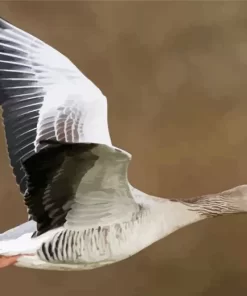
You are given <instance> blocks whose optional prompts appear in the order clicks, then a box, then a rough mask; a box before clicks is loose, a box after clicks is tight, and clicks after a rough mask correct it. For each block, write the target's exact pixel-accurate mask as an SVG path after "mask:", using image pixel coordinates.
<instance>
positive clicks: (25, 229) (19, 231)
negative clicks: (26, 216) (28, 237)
mask: <svg viewBox="0 0 247 296" xmlns="http://www.w3.org/2000/svg"><path fill="white" fill-rule="evenodd" d="M36 230H37V226H36V222H34V221H32V220H31V221H28V222H26V223H23V224H21V225H19V226H17V227H15V228H12V229H10V230H7V231H6V232H4V233H1V234H0V242H1V241H7V240H12V239H17V238H18V237H20V236H22V235H23V234H26V233H33V232H35V231H36Z"/></svg>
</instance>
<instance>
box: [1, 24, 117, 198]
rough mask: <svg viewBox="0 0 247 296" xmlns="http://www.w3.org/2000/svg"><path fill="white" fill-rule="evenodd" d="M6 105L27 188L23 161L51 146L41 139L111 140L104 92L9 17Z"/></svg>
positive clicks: (13, 155)
mask: <svg viewBox="0 0 247 296" xmlns="http://www.w3.org/2000/svg"><path fill="white" fill-rule="evenodd" d="M0 104H1V105H2V108H3V119H4V125H5V134H6V139H7V145H8V151H9V156H10V162H11V166H12V167H13V171H14V174H15V176H16V180H17V183H18V184H19V185H20V189H21V192H22V193H24V192H25V190H26V185H25V184H26V182H25V175H24V172H23V170H22V168H21V163H20V162H21V160H24V159H25V158H26V157H29V156H31V155H33V154H34V153H35V152H37V151H39V149H42V148H43V147H46V145H44V146H42V145H40V144H39V142H40V140H45V139H54V140H60V141H65V142H66V141H70V142H71V141H72V142H95V143H97V142H99V143H104V144H109V145H111V140H110V136H109V132H108V124H107V102H106V98H105V97H104V96H103V94H102V93H101V91H100V90H99V89H98V88H97V87H96V86H95V85H94V84H93V83H92V82H91V81H90V80H89V79H88V78H87V77H86V76H84V75H83V74H82V73H81V72H80V71H79V70H78V68H76V66H75V65H73V63H72V62H71V61H70V60H69V59H68V58H67V57H65V56H64V55H62V54H61V53H60V52H58V51H57V50H55V49H54V48H52V47H50V46H49V45H47V44H45V43H44V42H42V41H41V40H39V39H38V38H36V37H34V36H32V35H30V34H28V33H26V32H24V31H22V30H21V29H19V28H17V27H15V26H14V25H12V24H10V23H8V22H7V21H5V20H3V19H0ZM90 126H93V131H91V130H90Z"/></svg>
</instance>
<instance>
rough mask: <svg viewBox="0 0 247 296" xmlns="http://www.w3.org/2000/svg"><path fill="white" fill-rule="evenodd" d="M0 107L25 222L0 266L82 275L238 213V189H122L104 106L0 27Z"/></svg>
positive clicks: (4, 241)
mask: <svg viewBox="0 0 247 296" xmlns="http://www.w3.org/2000/svg"><path fill="white" fill-rule="evenodd" d="M0 103H1V106H2V108H3V119H4V125H5V132H6V139H7V144H8V152H9V156H10V161H11V165H12V167H13V171H14V173H15V176H16V180H17V183H18V184H19V186H20V190H21V192H22V194H23V195H24V202H25V205H26V206H27V208H28V215H29V220H30V221H29V222H27V223H24V224H22V225H20V226H18V227H17V228H14V229H12V230H9V231H7V232H5V233H3V234H1V235H0V256H2V257H1V259H0V267H1V266H2V267H4V266H8V265H11V264H14V265H16V266H22V267H29V268H40V269H55V270H82V269H92V268H96V267H100V266H103V265H106V264H110V263H114V262H117V261H120V260H123V259H125V258H127V257H129V256H131V255H133V254H136V253H137V252H139V251H140V250H142V249H144V248H146V247H147V246H149V245H150V244H152V243H154V242H155V241H157V240H160V239H161V238H163V237H165V236H167V235H168V234H170V233H171V232H173V231H175V230H177V229H179V228H181V227H183V226H185V225H188V224H191V223H194V222H196V221H199V220H202V219H205V218H208V217H213V216H217V215H222V214H231V213H239V212H245V211H247V186H245V185H243V186H239V187H236V188H234V189H231V190H229V191H225V192H222V193H219V194H214V195H207V196H203V197H198V198H194V199H189V200H187V201H178V200H172V199H162V198H158V197H154V196H150V195H147V194H145V193H143V192H141V191H139V190H137V189H135V188H134V187H133V186H131V185H130V184H129V181H128V177H127V171H128V165H129V162H130V159H131V155H130V154H129V153H128V152H126V151H124V150H121V149H119V148H116V147H114V146H113V145H112V142H111V138H110V135H109V131H108V123H107V101H106V98H105V96H104V95H103V94H102V93H101V91H100V90H99V89H98V88H97V87H96V86H95V85H94V84H93V83H92V82H91V81H90V80H89V79H87V78H86V77H85V76H84V75H83V74H82V73H81V72H80V71H79V70H78V69H77V68H76V67H75V66H74V65H73V64H72V63H71V62H70V61H69V60H68V59H67V58H66V57H64V56H63V55H62V54H61V53H59V52H57V51H56V50H55V49H53V48H51V47H50V46H48V45H47V44H45V43H43V42H42V41H40V40H38V39H37V38H35V37H33V36H31V35H29V34H27V33H25V32H24V31H22V30H20V29H18V28H16V27H15V26H13V25H11V24H9V23H7V22H6V21H4V20H2V19H0Z"/></svg>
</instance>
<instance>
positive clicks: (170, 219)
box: [132, 185, 247, 246]
mask: <svg viewBox="0 0 247 296" xmlns="http://www.w3.org/2000/svg"><path fill="white" fill-rule="evenodd" d="M132 192H133V195H134V196H135V199H136V201H137V202H140V203H143V204H146V205H148V206H149V207H150V209H153V210H151V212H152V213H151V216H152V217H151V219H150V220H153V222H154V225H153V226H151V227H152V235H150V236H149V241H146V242H145V244H146V246H147V245H150V244H151V243H152V242H155V241H157V240H159V239H161V238H163V237H165V236H167V235H169V234H170V233H172V232H174V231H176V230H178V229H180V228H182V227H185V226H187V225H190V224H192V223H195V222H198V221H200V220H203V219H207V218H211V217H216V216H221V215H227V214H235V213H243V212H247V185H242V186H238V187H235V188H232V189H230V190H227V191H223V192H221V193H216V194H209V195H204V196H200V197H195V198H190V199H183V200H177V199H163V198H158V197H154V196H148V195H146V194H144V193H143V192H141V191H139V190H137V189H135V188H133V187H132Z"/></svg>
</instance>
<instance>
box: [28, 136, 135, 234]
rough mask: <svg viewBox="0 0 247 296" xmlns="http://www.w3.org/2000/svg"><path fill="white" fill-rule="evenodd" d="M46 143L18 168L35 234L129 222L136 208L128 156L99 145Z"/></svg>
mask: <svg viewBox="0 0 247 296" xmlns="http://www.w3.org/2000/svg"><path fill="white" fill-rule="evenodd" d="M45 143H46V144H50V145H49V146H48V147H46V148H44V149H42V150H40V151H39V152H38V153H36V154H34V155H32V156H31V157H29V158H28V159H26V160H24V161H23V163H22V164H23V167H24V171H25V173H26V175H27V181H28V182H27V191H26V193H25V197H24V198H25V204H26V205H27V207H28V212H29V214H30V215H31V216H32V217H33V220H34V221H36V222H37V233H36V235H40V234H42V233H44V232H47V231H48V230H50V229H53V228H57V227H60V226H63V225H64V224H65V227H67V228H69V229H80V228H84V227H87V226H88V225H90V227H93V226H94V227H97V226H98V227H99V226H100V227H102V226H104V225H107V224H109V223H112V222H123V221H126V220H127V221H130V220H131V219H134V217H135V215H136V213H137V212H138V210H139V209H140V207H139V205H137V204H136V203H135V201H134V199H133V197H132V194H131V190H130V186H129V183H128V179H127V168H128V164H129V161H130V155H129V154H128V153H127V152H125V151H122V150H119V149H116V148H114V147H110V146H108V145H103V144H85V143H84V144H81V143H76V144H69V143H64V144H61V142H55V141H45Z"/></svg>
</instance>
